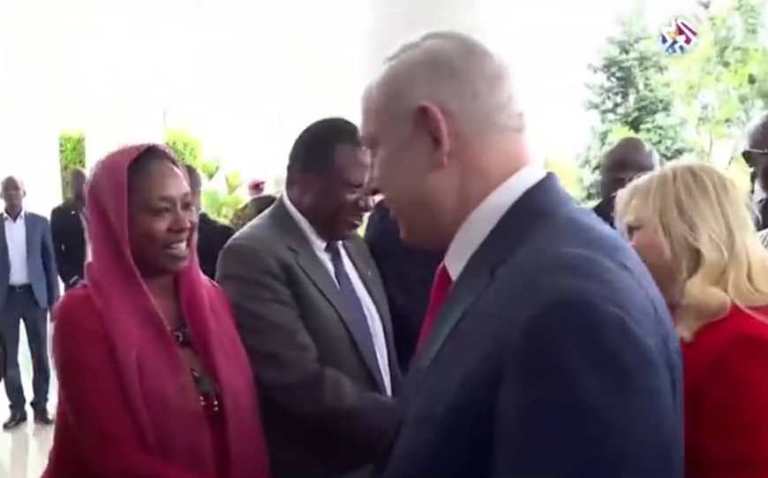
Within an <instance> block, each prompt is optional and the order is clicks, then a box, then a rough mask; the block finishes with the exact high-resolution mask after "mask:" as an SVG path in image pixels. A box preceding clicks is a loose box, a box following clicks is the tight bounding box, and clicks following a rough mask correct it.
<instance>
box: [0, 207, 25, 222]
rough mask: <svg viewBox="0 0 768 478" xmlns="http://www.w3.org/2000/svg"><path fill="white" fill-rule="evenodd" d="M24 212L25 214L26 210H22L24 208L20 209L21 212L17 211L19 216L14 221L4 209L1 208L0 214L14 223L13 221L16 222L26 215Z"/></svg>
mask: <svg viewBox="0 0 768 478" xmlns="http://www.w3.org/2000/svg"><path fill="white" fill-rule="evenodd" d="M26 214H27V213H26V211H24V209H22V210H21V212H20V213H19V217H17V218H16V220H15V221H14V220H13V218H11V216H9V215H8V213H7V212H5V209H3V213H2V216H3V219H4V220H6V221H12V222H14V223H15V222H18V221H20V220H21V221H23V220H24V218H25V217H26Z"/></svg>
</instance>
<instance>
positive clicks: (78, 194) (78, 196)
mask: <svg viewBox="0 0 768 478" xmlns="http://www.w3.org/2000/svg"><path fill="white" fill-rule="evenodd" d="M85 182H86V176H85V171H83V170H82V169H75V170H74V171H72V182H71V185H72V203H73V204H74V206H75V208H76V209H77V210H79V211H82V210H83V208H84V207H85Z"/></svg>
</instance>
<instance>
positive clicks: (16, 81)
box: [0, 1, 61, 216]
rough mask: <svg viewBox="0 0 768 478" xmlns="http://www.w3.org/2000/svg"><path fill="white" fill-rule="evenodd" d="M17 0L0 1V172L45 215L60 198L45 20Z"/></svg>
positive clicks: (37, 210)
mask: <svg viewBox="0 0 768 478" xmlns="http://www.w3.org/2000/svg"><path fill="white" fill-rule="evenodd" d="M34 12H35V10H34V8H31V6H30V5H27V3H23V2H13V1H11V2H0V176H2V177H3V178H5V177H6V176H9V175H14V176H18V177H19V178H21V179H22V181H24V182H25V184H26V189H27V199H26V201H25V203H26V204H25V205H26V208H27V209H28V210H30V211H33V212H37V213H40V214H43V215H45V216H48V215H49V213H50V211H51V208H52V207H53V206H54V205H56V204H57V203H59V202H60V201H61V178H60V174H59V159H58V155H59V151H58V128H57V126H56V123H57V121H56V118H55V117H54V114H53V112H54V111H55V110H56V107H55V94H54V91H53V85H52V83H51V81H52V78H53V75H52V72H51V68H50V64H49V63H48V62H47V61H46V60H45V59H47V58H49V57H50V56H51V55H50V53H51V48H52V47H51V43H50V41H49V40H48V39H47V38H45V37H44V36H41V35H40V30H38V28H40V29H41V30H43V31H44V30H45V28H46V27H47V23H46V21H45V20H44V19H42V20H41V19H39V18H37V16H36V15H34Z"/></svg>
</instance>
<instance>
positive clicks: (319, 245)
mask: <svg viewBox="0 0 768 478" xmlns="http://www.w3.org/2000/svg"><path fill="white" fill-rule="evenodd" d="M283 201H284V202H285V207H286V209H288V213H289V214H290V215H291V217H292V218H293V220H294V221H296V223H297V224H298V225H299V227H300V228H301V230H302V231H304V235H305V236H306V237H307V239H308V240H309V243H310V244H311V245H312V249H313V250H314V251H315V254H316V255H317V257H318V258H319V259H320V262H322V263H323V264H324V265H325V268H326V269H328V273H330V275H331V278H332V279H333V281H334V283H336V286H337V287H338V286H339V284H338V282H336V274H335V271H334V269H333V261H332V260H331V255H330V254H329V253H328V252H327V251H326V250H325V248H326V246H327V245H328V241H325V240H324V239H322V238H321V237H320V236H319V235H318V234H317V231H315V228H314V227H312V224H310V223H309V221H308V220H307V219H306V218H305V217H304V215H303V214H301V212H299V210H298V209H296V206H294V205H293V203H292V202H291V200H290V198H289V197H288V194H283ZM339 251H340V252H341V260H342V262H343V263H344V269H346V271H347V275H348V276H349V279H350V280H351V281H352V287H354V289H355V293H356V294H357V297H358V298H359V299H360V303H361V304H362V305H363V310H364V312H365V319H366V321H367V322H368V329H369V330H370V331H371V338H372V339H373V347H374V349H375V350H376V358H377V361H378V363H379V371H380V372H381V376H382V378H383V379H384V387H385V388H386V392H387V395H388V396H391V395H392V377H391V376H390V372H389V353H388V352H387V340H386V338H385V336H384V326H383V325H382V323H381V316H380V315H379V311H378V309H377V308H376V304H374V302H373V299H372V298H371V296H370V294H369V293H368V289H366V287H365V284H364V283H363V281H362V280H361V279H360V275H359V274H358V273H357V269H356V268H355V265H354V264H353V263H352V261H351V260H350V258H349V256H348V255H347V251H346V250H345V248H344V247H343V246H342V247H339Z"/></svg>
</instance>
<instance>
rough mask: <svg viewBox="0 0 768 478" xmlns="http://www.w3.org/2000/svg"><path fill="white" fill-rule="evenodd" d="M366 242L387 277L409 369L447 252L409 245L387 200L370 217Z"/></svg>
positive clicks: (403, 361) (402, 354) (397, 332)
mask: <svg viewBox="0 0 768 478" xmlns="http://www.w3.org/2000/svg"><path fill="white" fill-rule="evenodd" d="M365 241H366V242H367V243H368V247H370V249H371V255H373V259H374V260H375V261H376V265H377V266H378V268H379V271H380V272H381V278H382V279H383V280H384V288H385V289H386V291H387V298H388V299H389V310H390V312H391V314H392V328H393V329H394V333H395V346H396V348H397V355H398V359H399V363H400V369H401V370H407V369H408V365H409V364H410V362H411V358H412V357H413V353H414V351H415V350H416V339H417V338H418V336H419V329H420V328H421V321H422V320H423V319H424V314H425V313H426V312H427V303H428V301H429V290H430V288H431V286H432V278H433V277H434V276H435V271H436V270H437V266H439V265H440V262H441V261H442V260H443V255H444V254H443V253H442V252H432V251H428V250H424V249H419V248H416V247H411V246H409V245H408V244H405V243H404V242H403V241H402V239H400V228H399V227H398V226H397V221H395V220H394V219H393V218H392V215H391V214H390V212H389V208H388V207H387V206H386V201H383V200H382V201H379V202H378V203H377V204H376V207H374V208H373V212H372V213H371V215H370V216H369V217H368V226H367V228H366V230H365Z"/></svg>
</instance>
